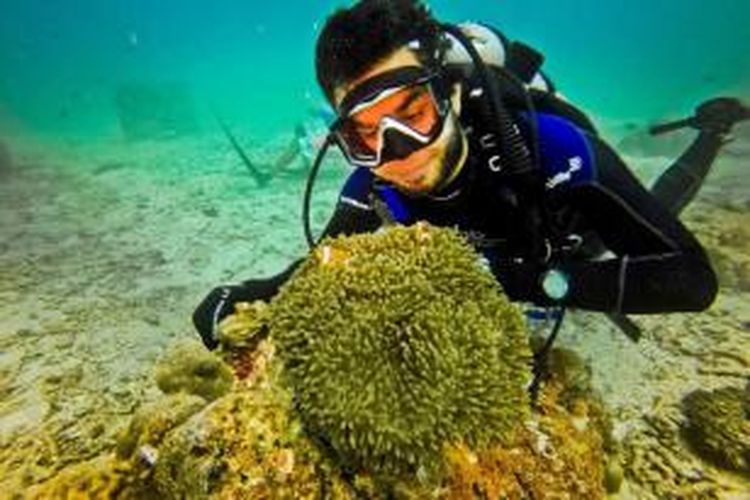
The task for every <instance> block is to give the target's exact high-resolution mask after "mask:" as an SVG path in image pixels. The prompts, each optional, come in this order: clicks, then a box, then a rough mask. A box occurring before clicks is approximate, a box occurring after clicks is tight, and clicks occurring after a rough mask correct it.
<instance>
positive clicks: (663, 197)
mask: <svg viewBox="0 0 750 500" xmlns="http://www.w3.org/2000/svg"><path fill="white" fill-rule="evenodd" d="M542 61H543V57H542V56H541V54H539V53H538V52H536V51H535V50H534V49H532V48H530V47H528V46H526V45H524V44H522V43H519V42H511V41H509V40H508V39H507V38H506V37H505V36H503V35H502V34H501V33H499V32H497V31H496V30H495V29H493V28H491V27H487V26H483V25H478V24H467V25H461V26H453V25H448V24H441V23H439V22H438V21H437V20H435V19H434V18H433V17H432V16H431V14H430V13H429V10H428V9H427V8H426V7H425V6H424V5H423V4H421V3H420V2H419V1H418V0H362V1H360V2H359V3H357V4H355V5H354V6H352V7H351V8H346V9H341V10H338V11H337V12H335V13H334V14H333V15H332V16H331V17H329V18H328V20H327V22H326V25H325V27H324V28H323V30H322V32H321V34H320V36H319V38H318V41H317V47H316V72H317V78H318V83H319V84H320V86H321V88H322V90H323V92H324V94H325V96H326V97H327V99H328V101H329V103H330V104H331V106H332V107H333V109H334V111H335V113H336V120H335V121H334V122H333V124H332V125H331V127H330V134H329V136H328V138H327V139H326V142H325V143H324V145H323V147H322V148H321V151H320V152H319V154H318V157H317V159H316V161H315V164H314V165H313V168H312V171H311V176H310V178H309V179H308V185H307V190H306V195H305V204H304V217H305V232H306V236H307V239H308V242H309V243H310V245H311V246H314V245H315V243H316V240H315V238H314V237H313V235H312V232H311V230H310V225H309V203H310V193H311V190H312V185H313V182H314V177H315V174H316V173H317V170H318V168H319V167H320V164H321V163H322V160H323V158H324V156H325V154H326V150H327V148H328V147H329V146H331V145H336V146H338V148H339V149H340V150H341V151H342V153H343V154H344V156H345V157H346V160H347V161H348V163H350V164H351V165H352V166H353V167H354V170H353V172H352V173H351V175H350V177H349V179H348V180H347V182H346V184H345V186H344V188H343V190H342V192H341V195H340V198H339V200H338V203H337V207H336V209H335V212H334V214H333V216H332V218H331V220H330V221H329V223H328V225H327V227H326V228H325V230H324V232H323V236H321V238H322V237H325V236H337V235H348V234H353V233H360V232H370V231H375V230H377V229H378V228H379V227H381V226H383V225H387V224H389V223H394V222H395V223H400V224H411V223H414V222H416V221H427V222H429V223H431V224H434V225H439V226H451V227H456V228H458V229H459V230H460V231H461V232H462V233H463V234H464V235H466V237H467V238H468V240H469V241H470V242H471V243H472V244H473V245H474V247H475V248H476V249H477V250H478V251H479V252H480V253H481V254H482V255H483V256H484V259H485V260H486V263H487V264H488V266H489V269H490V270H491V271H492V273H493V274H494V276H495V277H496V278H497V280H498V282H499V283H500V285H501V286H502V288H503V289H504V291H505V292H506V294H507V295H508V296H509V297H510V298H511V300H514V301H522V302H530V303H533V304H535V305H536V306H541V307H548V308H565V307H572V308H580V309H587V310H593V311H601V312H605V313H607V314H609V315H610V317H611V318H613V319H615V320H616V322H618V324H619V325H620V326H621V327H622V328H625V329H627V328H628V327H629V324H628V322H627V321H626V320H627V318H625V317H624V316H623V315H624V314H630V313H637V314H642V313H665V312H676V311H701V310H704V309H706V308H707V307H709V306H710V305H711V303H712V302H713V300H714V298H715V295H716V293H717V279H716V275H715V273H714V271H713V270H712V268H711V265H710V263H709V260H708V258H707V256H706V253H705V251H704V249H703V248H702V247H701V245H700V243H699V242H698V241H697V240H696V238H695V237H694V236H693V235H692V234H691V232H690V231H688V230H687V229H686V228H685V227H684V226H683V225H682V223H680V221H679V220H678V219H677V215H678V214H679V212H680V210H682V208H684V206H685V205H686V204H687V203H688V202H689V201H690V200H691V199H692V198H693V197H694V196H695V194H696V192H697V190H698V188H699V187H700V185H701V183H702V181H703V179H704V178H705V176H706V175H707V173H708V171H709V168H710V166H711V164H712V162H713V161H714V159H715V158H716V156H717V154H718V152H719V150H720V148H721V147H722V145H723V144H724V143H725V142H726V141H727V140H728V139H729V134H730V131H731V129H732V126H733V125H734V124H735V123H736V122H738V121H740V120H742V119H747V118H748V117H750V112H749V111H748V109H747V108H746V107H744V106H743V105H742V104H741V103H740V102H739V101H738V100H736V99H733V98H717V99H712V100H710V101H708V102H706V103H704V104H702V105H701V106H699V107H698V108H697V110H696V113H695V116H693V117H691V118H690V119H687V120H684V121H681V122H678V123H675V124H669V125H667V126H665V127H663V128H661V129H659V130H655V131H654V132H662V131H665V130H671V129H673V128H677V127H683V126H690V127H693V128H695V129H697V130H698V136H697V138H696V139H695V141H694V142H693V144H692V145H691V146H690V147H689V148H688V149H687V150H686V151H685V152H684V153H683V154H682V155H681V156H680V158H679V159H678V160H677V161H676V162H675V163H674V165H672V166H671V167H669V168H668V169H667V170H666V172H665V173H664V174H663V175H662V176H661V177H660V179H659V180H658V181H657V182H656V184H655V186H654V187H653V189H652V190H651V191H650V192H649V190H647V189H646V188H645V187H644V186H643V185H642V184H641V183H640V182H639V181H638V180H637V179H636V177H635V176H634V175H633V174H632V173H631V172H630V171H629V170H628V168H627V167H626V165H625V164H624V162H623V161H622V160H621V159H620V157H619V156H618V155H617V154H616V153H615V152H614V151H613V150H612V148H611V147H610V146H609V145H608V144H607V143H605V142H604V141H603V140H602V138H601V137H599V136H598V134H597V131H596V129H595V127H594V126H593V124H592V123H591V121H590V120H589V119H588V118H587V117H586V116H585V114H584V113H582V112H581V111H579V110H578V109H576V108H575V107H574V106H572V105H571V104H569V103H567V102H566V101H565V100H563V99H562V98H561V97H560V96H559V95H558V94H557V92H556V91H555V88H554V86H553V85H552V82H551V81H550V80H549V78H547V77H546V75H545V74H544V73H543V72H542V71H541V70H540V68H541V64H542ZM318 241H319V240H318ZM300 262H301V260H299V261H297V262H295V263H294V264H292V265H291V266H290V267H289V268H288V269H286V270H285V271H284V272H282V273H280V274H279V275H276V276H273V277H270V278H267V279H254V280H249V281H245V282H243V283H240V284H237V285H228V286H221V287H218V288H215V289H214V290H213V291H211V292H210V293H209V294H208V295H207V296H206V298H205V299H204V300H203V301H202V302H201V304H200V305H199V306H198V308H197V309H196V311H195V313H194V314H193V321H194V324H195V326H196V328H197V330H198V332H199V333H200V335H201V338H202V340H203V342H204V343H205V345H206V346H207V347H208V348H209V349H213V348H215V347H216V346H217V345H218V341H217V336H216V333H217V325H218V323H219V322H220V321H221V319H222V318H224V317H225V316H227V315H229V314H231V313H233V311H234V304H235V303H237V302H251V301H254V300H269V299H270V298H271V297H273V296H274V295H275V294H276V292H277V291H278V289H279V287H280V286H281V285H282V284H283V283H284V282H285V281H286V280H287V279H288V278H289V277H290V276H291V275H292V273H293V271H294V270H295V268H296V267H297V265H298V264H299V263H300ZM562 310H563V311H564V309H562ZM560 317H561V316H560ZM630 326H632V325H630ZM558 327H559V322H558V323H557V325H556V329H557V328H558ZM631 333H632V332H631ZM633 335H634V336H635V334H633ZM551 337H552V336H551Z"/></svg>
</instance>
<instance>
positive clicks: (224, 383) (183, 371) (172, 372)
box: [156, 341, 234, 401]
mask: <svg viewBox="0 0 750 500" xmlns="http://www.w3.org/2000/svg"><path fill="white" fill-rule="evenodd" d="M233 383H234V376H233V374H232V369H231V368H230V367H229V366H228V365H227V364H226V363H224V362H223V361H222V360H221V359H220V358H219V357H218V356H216V355H215V354H213V353H211V352H209V351H207V350H206V349H205V347H203V346H202V345H201V344H200V342H197V341H187V342H181V343H178V344H176V345H175V346H173V347H172V348H170V349H169V351H168V352H167V353H166V354H165V356H164V357H163V358H162V359H161V360H160V361H159V363H158V365H157V367H156V384H157V385H158V386H159V389H161V390H162V392H164V393H165V394H173V393H176V392H184V393H187V394H194V395H196V396H200V397H202V398H203V399H206V400H207V401H213V400H214V399H216V398H219V397H221V396H223V395H224V394H226V393H227V392H229V390H230V389H231V388H232V384H233Z"/></svg>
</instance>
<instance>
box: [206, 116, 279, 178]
mask: <svg viewBox="0 0 750 500" xmlns="http://www.w3.org/2000/svg"><path fill="white" fill-rule="evenodd" d="M214 117H215V118H216V121H217V122H219V126H220V127H221V130H222V132H224V136H225V137H226V138H227V140H228V141H229V143H230V144H231V145H232V148H233V149H234V152H235V153H237V156H239V157H240V160H242V163H243V164H244V165H245V167H246V168H247V171H248V172H250V176H251V177H252V178H253V179H255V182H257V183H258V186H260V187H263V186H265V185H266V184H268V181H270V180H271V175H270V174H267V173H265V172H262V171H261V170H260V169H259V168H258V166H257V165H256V164H255V163H253V161H252V160H251V159H250V157H249V156H247V153H245V150H244V149H243V148H242V145H240V143H239V141H238V140H237V138H236V137H235V136H234V134H233V133H232V131H231V130H230V129H229V126H228V125H227V124H226V122H225V121H224V120H222V119H221V117H220V116H219V115H218V114H217V113H215V112H214Z"/></svg>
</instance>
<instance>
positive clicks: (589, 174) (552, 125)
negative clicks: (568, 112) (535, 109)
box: [536, 113, 596, 189]
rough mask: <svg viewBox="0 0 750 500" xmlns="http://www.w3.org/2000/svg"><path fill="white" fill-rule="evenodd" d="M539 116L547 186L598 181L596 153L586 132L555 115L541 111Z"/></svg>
mask: <svg viewBox="0 0 750 500" xmlns="http://www.w3.org/2000/svg"><path fill="white" fill-rule="evenodd" d="M536 118H537V120H536V122H537V127H538V128H537V132H538V136H539V155H540V157H541V166H542V169H543V170H544V172H545V176H546V177H547V182H546V188H547V189H557V188H563V187H573V186H576V185H580V184H587V183H590V182H592V181H595V180H596V165H595V162H594V155H593V152H592V149H591V145H590V143H589V140H588V138H587V137H586V135H585V133H584V132H583V131H582V130H581V129H579V128H578V127H576V126H575V125H573V124H572V123H571V122H570V121H568V120H566V119H564V118H560V117H558V116H555V115H549V114H546V113H537V114H536Z"/></svg>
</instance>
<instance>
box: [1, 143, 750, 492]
mask: <svg viewBox="0 0 750 500" xmlns="http://www.w3.org/2000/svg"><path fill="white" fill-rule="evenodd" d="M282 142H283V141H281V142H280V143H279V144H281V143H282ZM9 143H10V146H11V148H12V150H13V152H14V167H13V168H12V169H11V170H10V171H3V172H0V234H1V235H2V237H1V238H0V394H2V404H1V405H0V465H1V466H2V469H3V470H6V471H10V472H11V474H10V475H9V476H8V477H2V478H0V491H9V490H8V488H12V487H13V485H16V484H18V477H15V476H14V473H15V472H17V473H18V474H20V473H21V472H20V470H21V466H22V465H23V464H22V462H19V461H18V460H19V459H18V451H19V450H20V449H23V447H24V446H30V445H29V444H28V443H29V442H30V441H31V440H33V439H37V440H38V439H39V437H40V436H49V439H50V440H51V442H50V443H49V444H48V445H49V446H50V447H52V446H53V447H55V449H56V453H55V457H56V459H55V461H54V462H53V463H46V464H40V465H39V466H38V467H36V468H35V471H36V472H35V473H34V474H35V476H34V477H27V478H26V480H27V481H40V480H43V479H45V478H46V477H49V476H51V475H52V474H54V472H55V471H57V470H59V469H60V468H61V467H63V466H65V465H67V464H68V463H70V462H72V461H74V460H80V459H82V458H88V457H94V456H96V455H98V454H100V453H102V452H103V451H106V450H108V449H111V447H112V446H113V443H114V440H115V438H116V435H117V433H118V432H119V430H120V429H121V428H122V427H123V426H125V425H126V424H127V423H128V421H129V418H130V416H131V415H132V413H133V411H134V409H135V408H136V407H137V406H138V405H140V404H141V403H144V402H148V401H152V400H154V399H156V398H157V397H158V395H159V391H158V390H157V388H156V386H155V383H154V380H153V376H152V375H153V374H152V371H153V366H154V363H155V361H156V359H157V358H158V357H159V356H160V354H161V353H162V352H163V351H164V349H165V347H166V346H167V345H169V344H171V343H172V342H174V341H176V340H178V339H184V338H193V337H195V336H196V333H195V331H194V330H193V327H192V324H191V322H190V315H191V313H192V311H193V309H194V307H195V306H196V305H197V304H198V302H199V301H200V300H201V299H202V297H203V296H204V294H205V293H207V292H208V291H209V290H210V289H211V288H212V287H214V286H216V285H218V284H223V283H232V282H236V281H239V280H243V279H248V278H252V277H260V276H265V275H270V274H273V273H275V272H278V271H281V270H282V269H283V268H284V267H285V266H286V265H287V264H288V263H290V262H291V261H292V260H293V259H295V258H297V257H299V256H301V255H302V254H303V253H304V251H305V248H306V245H305V243H304V238H303V233H302V226H301V218H300V212H301V193H302V189H303V185H304V180H303V179H301V178H299V177H297V178H294V177H289V178H277V179H274V180H273V181H272V182H271V183H270V184H269V185H268V186H265V187H263V188H258V187H257V186H256V185H255V183H254V182H253V180H252V179H251V178H250V176H248V175H247V172H246V171H245V170H244V167H243V166H242V164H241V163H240V162H239V161H238V160H237V159H236V157H235V155H234V154H233V152H232V151H231V149H230V148H229V147H228V146H227V145H226V143H225V141H224V139H223V138H222V137H220V136H201V137H192V138H184V139H175V140H171V141H162V142H153V143H150V142H141V143H137V144H124V143H121V142H117V141H114V142H112V143H111V144H109V145H105V144H103V143H91V144H87V143H84V142H68V143H63V142H59V141H57V142H55V143H49V142H46V143H41V142H39V141H37V142H35V143H32V142H30V141H28V140H20V139H16V140H15V141H13V140H11V141H9ZM273 151H274V148H273V147H268V148H266V149H264V150H260V151H254V152H253V154H254V156H255V157H256V158H260V159H261V160H262V159H263V158H270V157H271V156H272V155H273ZM629 160H630V163H631V165H633V166H634V168H635V169H636V170H638V171H639V174H640V175H641V176H642V177H643V178H646V179H647V178H650V177H653V175H652V174H653V172H654V171H655V170H658V169H659V168H662V167H664V166H665V165H666V164H667V163H668V160H667V159H665V158H648V159H646V158H630V159H629ZM749 164H750V158H745V157H742V156H737V155H732V156H730V155H726V156H723V157H722V158H721V159H720V161H719V162H718V163H717V165H716V166H715V168H714V172H713V173H712V175H711V178H710V180H709V182H708V183H707V185H706V186H705V187H704V189H703V191H702V192H701V194H700V196H699V199H698V200H696V202H695V203H694V204H693V206H691V207H690V208H689V209H688V210H687V212H686V213H685V215H684V217H683V220H684V222H685V223H686V224H687V225H688V226H689V227H691V228H692V229H694V230H695V231H696V233H697V234H698V236H699V238H700V239H701V241H703V242H704V244H706V245H707V246H716V245H722V244H726V238H725V236H723V235H726V234H727V233H728V232H731V231H733V230H734V229H733V228H734V227H741V226H743V225H750V180H749V179H748V176H747V173H748V168H749V167H750V165H749ZM331 168H332V169H333V172H332V173H329V174H326V175H324V176H323V177H322V178H321V180H320V182H319V183H318V185H317V187H316V192H315V208H314V210H313V222H314V225H315V226H316V227H317V228H322V227H323V225H324V224H325V221H326V220H327V217H328V215H329V214H330V211H331V209H332V206H333V203H334V202H335V200H336V196H337V193H338V189H339V188H340V186H341V183H342V180H343V178H344V176H345V175H346V171H345V170H344V169H343V168H342V167H341V165H338V164H337V165H334V166H333V167H331ZM749 227H750V226H749ZM746 237H747V239H746V240H743V239H742V238H739V241H733V242H730V243H731V245H729V246H728V247H726V248H725V249H723V255H725V256H726V258H727V259H730V260H732V261H733V262H735V263H738V265H739V264H743V263H747V264H748V266H750V231H748V232H747V233H746ZM722 238H724V239H722ZM748 270H749V271H750V267H748ZM740 278H741V277H740ZM740 278H737V279H733V280H732V282H731V283H727V284H725V285H726V286H723V287H722V291H721V293H720V296H719V297H718V299H717V301H716V303H715V304H714V305H713V306H712V307H711V309H710V310H708V311H707V312H704V313H701V314H674V315H668V316H652V317H648V318H637V319H636V321H638V322H639V324H640V325H641V326H642V327H643V330H644V338H643V339H642V340H641V341H640V342H639V343H637V344H635V343H633V342H631V341H629V340H628V339H627V338H625V337H624V336H623V335H622V334H620V333H619V332H618V331H617V330H615V329H614V328H613V327H611V326H610V325H609V324H608V323H607V321H606V320H605V319H603V317H602V316H601V315H597V314H591V313H573V314H571V315H570V320H569V321H567V322H566V324H565V326H564V328H563V330H562V332H561V334H560V340H559V342H560V343H561V344H562V345H565V346H568V347H572V348H574V349H575V350H576V351H578V352H579V353H581V354H582V355H583V356H584V357H585V358H586V359H587V360H589V361H590V363H591V366H592V369H593V373H594V381H595V383H596V385H597V387H598V388H599V389H600V390H601V392H602V393H603V395H604V397H605V399H606V401H607V402H608V404H609V406H610V407H611V409H612V411H613V413H614V415H615V420H616V428H615V432H616V434H617V437H618V438H619V439H620V440H621V441H622V444H623V449H624V450H625V451H624V460H625V461H626V467H625V470H626V475H627V476H628V477H629V480H628V481H626V484H625V485H624V487H623V489H622V490H621V492H620V494H619V495H618V496H619V497H620V498H663V497H664V495H665V494H668V493H669V492H670V491H671V492H673V493H674V494H678V493H679V491H681V490H679V488H680V487H682V486H685V485H687V486H691V485H692V486H693V487H694V488H693V490H692V491H696V488H695V486H696V485H698V486H700V485H705V487H706V488H707V490H706V491H713V492H714V493H715V494H716V495H718V496H719V497H720V498H748V497H750V493H748V492H750V487H748V484H747V482H746V481H747V478H744V479H743V478H742V477H740V476H736V475H733V474H730V473H726V472H723V471H720V470H719V469H717V468H715V467H714V466H712V465H710V464H708V463H705V462H703V461H701V460H699V459H697V458H696V457H695V456H694V455H693V454H692V453H691V452H690V450H689V449H688V447H687V446H686V445H685V444H684V443H683V442H682V440H681V439H680V437H679V429H680V425H681V422H682V416H681V412H680V400H681V399H682V397H683V396H684V395H685V394H686V393H688V392H689V391H691V390H694V389H696V388H704V389H712V388H717V387H722V386H727V385H734V386H741V387H744V385H745V384H746V383H747V380H748V377H750V300H748V299H749V298H750V272H749V274H748V276H747V280H748V282H747V283H745V282H743V281H742V279H740ZM15 465H17V467H15ZM698 489H699V488H698ZM684 491H687V490H684ZM0 496H1V495H0Z"/></svg>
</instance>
